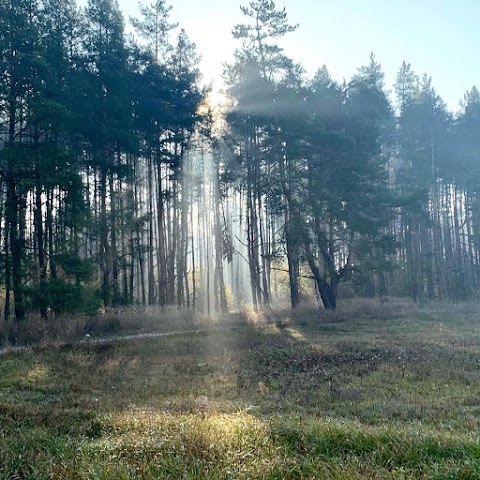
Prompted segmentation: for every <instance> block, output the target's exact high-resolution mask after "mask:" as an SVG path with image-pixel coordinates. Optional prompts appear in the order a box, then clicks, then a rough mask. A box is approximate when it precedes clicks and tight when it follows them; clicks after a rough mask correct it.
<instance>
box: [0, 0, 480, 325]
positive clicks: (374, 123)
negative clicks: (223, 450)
mask: <svg viewBox="0 0 480 480" xmlns="http://www.w3.org/2000/svg"><path fill="white" fill-rule="evenodd" d="M241 14H243V15H239V20H240V21H243V22H244V23H239V24H238V25H236V26H235V27H234V29H233V32H232V33H233V36H234V38H235V39H237V42H238V48H237V50H236V51H235V55H234V61H233V62H231V63H230V64H226V65H225V71H224V81H225V85H226V102H225V105H222V106H218V105H212V104H211V102H210V101H209V98H210V97H209V93H210V92H209V87H208V86H207V87H206V86H204V85H203V84H202V79H201V72H200V71H199V69H198V65H199V54H198V52H197V51H196V48H195V45H194V44H193V43H192V42H191V41H190V40H189V37H188V35H187V33H186V32H185V31H184V30H182V29H180V28H179V26H178V24H177V23H176V22H175V21H174V20H172V19H171V7H170V6H169V5H168V4H166V2H165V0H156V1H155V2H153V4H151V5H148V6H147V5H145V6H143V7H141V9H140V15H139V17H138V18H132V19H129V25H130V27H129V28H128V29H126V28H125V21H124V19H123V16H122V13H121V12H120V11H119V8H118V4H117V2H116V1H115V0H89V2H88V5H87V6H86V7H85V8H82V9H80V8H78V7H77V6H76V4H75V1H74V0H5V1H2V2H0V63H1V66H0V219H1V222H0V244H1V250H0V254H1V256H0V262H1V264H2V268H1V269H0V300H1V307H2V315H3V317H4V319H5V321H6V322H13V323H15V322H17V321H22V320H23V319H24V318H26V317H27V316H28V315H29V314H38V315H41V316H43V317H44V318H48V317H49V316H51V315H59V314H70V313H75V312H79V313H82V314H95V313H96V312H97V311H99V310H100V309H108V308H111V307H116V306H127V305H134V304H140V305H158V306H160V307H165V306H178V307H181V308H183V307H185V308H193V309H198V310H200V311H204V312H208V313H210V312H213V311H220V312H221V311H226V310H228V309H235V308H239V307H241V306H242V305H243V304H252V305H253V306H254V307H255V308H265V307H269V306H271V305H275V304H276V303H281V302H288V303H289V304H291V306H292V307H297V306H298V305H299V304H301V303H302V302H312V301H313V302H318V304H319V305H320V306H322V307H324V308H327V309H334V308H335V307H336V304H337V295H338V294H339V293H340V298H341V291H339V286H340V285H341V284H343V283H344V284H346V285H349V290H350V291H355V292H356V293H357V294H358V295H362V296H389V295H392V296H403V297H411V298H413V299H414V300H415V301H422V300H424V299H449V300H452V301H458V300H461V299H466V298H468V297H472V296H474V295H476V293H477V292H478V290H479V287H480V269H479V265H480V192H479V187H478V186H479V185H480V169H479V166H480V135H479V131H480V130H479V128H480V94H479V92H478V90H477V89H476V88H475V87H472V89H471V90H470V91H468V92H467V93H466V94H465V97H464V99H463V101H462V108H461V111H459V112H457V113H452V112H450V111H449V110H448V109H447V107H446V105H445V103H444V102H443V101H442V98H441V97H440V96H439V95H438V94H437V92H436V91H435V89H434V87H433V82H432V79H431V78H430V77H429V76H428V75H426V74H425V75H421V76H417V75H416V74H415V72H414V71H413V70H412V68H411V66H410V64H408V63H407V62H404V63H403V64H402V65H400V66H399V70H398V75H397V78H396V83H395V89H394V92H392V93H390V92H387V90H386V87H385V84H384V75H383V72H382V69H381V65H380V64H379V62H378V61H377V60H376V58H375V56H374V55H373V54H372V55H371V56H370V60H369V61H367V62H366V65H364V66H360V67H359V68H358V70H357V74H356V75H355V76H354V77H353V78H351V79H350V80H349V81H344V82H343V83H338V82H337V81H335V80H333V79H332V78H331V76H330V74H329V71H328V68H327V66H321V67H320V68H319V69H318V71H317V73H316V74H315V75H314V76H313V78H307V76H306V74H305V71H304V69H303V68H302V66H301V65H299V64H297V63H296V62H295V60H294V59H292V58H288V57H287V56H286V55H285V54H284V52H283V50H282V48H281V47H280V46H279V44H278V41H279V39H281V38H282V37H284V36H287V38H288V34H289V33H290V32H292V31H294V30H295V29H296V28H297V26H296V25H292V24H290V23H289V21H288V18H287V13H286V12H285V10H284V9H282V8H278V7H277V6H276V5H275V4H274V2H273V1H270V0H254V1H252V2H250V4H249V5H247V6H243V7H241ZM127 31H128V32H134V33H133V34H132V33H128V34H127V33H126V32H127ZM325 48H328V46H325Z"/></svg>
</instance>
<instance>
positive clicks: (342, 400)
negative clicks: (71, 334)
mask: <svg viewBox="0 0 480 480" xmlns="http://www.w3.org/2000/svg"><path fill="white" fill-rule="evenodd" d="M403 310H404V312H402V311H400V310H399V308H398V307H391V306H387V307H381V306H376V305H373V304H368V305H367V304H365V305H363V306H362V308H360V309H359V308H358V306H357V314H356V315H354V314H353V311H352V310H346V311H344V312H342V311H340V312H337V313H335V314H333V315H319V314H318V313H316V312H313V311H312V312H307V311H304V312H299V313H296V314H291V313H282V314H281V313H278V314H271V315H269V316H268V318H267V320H268V321H267V322H259V321H258V320H259V319H258V318H256V317H255V316H254V315H251V316H250V317H249V318H248V319H247V320H248V321H245V319H243V321H242V320H241V319H239V318H235V319H234V320H232V319H229V320H228V322H227V323H229V325H230V326H229V328H223V327H221V322H217V323H215V324H214V325H212V327H211V329H210V330H208V324H207V323H206V322H204V323H203V324H202V326H203V327H204V328H205V331H203V332H201V333H197V334H195V335H184V334H178V335H173V336H170V337H162V338H150V339H142V340H136V341H128V342H124V341H120V340H118V341H114V342H112V343H107V344H98V345H93V344H92V345H82V346H77V347H72V346H70V347H67V346H60V345H58V346H56V347H54V346H51V347H49V348H41V349H36V350H35V349H32V350H28V351H26V352H22V353H17V354H15V353H10V354H7V355H5V356H2V357H0V426H1V430H0V478H1V479H17V478H18V479H21V478H28V479H157V478H171V479H178V478H191V479H202V478H205V479H207V478H208V479H231V478H238V479H240V478H244V479H269V478H270V479H300V478H312V479H313V478H317V479H364V478H370V479H410V478H416V479H417V478H418V479H427V478H428V479H452V480H453V479H477V478H479V479H480V436H479V432H480V368H479V367H480V324H479V323H478V320H477V319H478V315H479V309H478V308H474V307H472V306H471V305H470V306H463V307H458V308H443V307H442V308H433V307H432V308H424V309H415V310H408V309H403ZM255 320H257V322H256V323H255Z"/></svg>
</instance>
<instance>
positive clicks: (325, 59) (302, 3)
mask: <svg viewBox="0 0 480 480" xmlns="http://www.w3.org/2000/svg"><path fill="white" fill-rule="evenodd" d="M146 3H148V2H146ZM245 3H247V2H241V1H238V0H202V1H200V0H171V2H170V4H171V5H173V10H172V18H173V19H174V20H176V21H178V22H179V23H180V26H181V27H183V28H185V29H186V31H187V33H188V34H189V36H190V38H191V39H192V40H193V41H194V42H195V43H196V44H197V47H198V50H199V52H200V53H201V54H202V56H203V60H202V65H201V68H202V71H203V72H204V76H205V80H207V81H210V80H216V84H217V85H220V80H219V77H220V74H221V71H222V62H224V61H228V60H230V59H231V54H232V52H233V49H234V48H235V42H234V40H233V39H232V38H231V33H230V32H231V30H232V27H233V26H234V25H235V24H236V23H241V22H242V21H243V16H242V15H241V12H240V8H239V6H240V4H245ZM119 5H120V8H121V10H122V11H123V12H124V14H125V17H126V18H128V16H129V15H136V13H137V12H138V9H137V5H138V2H136V1H131V0H119ZM276 5H277V7H279V8H283V7H285V8H286V10H287V14H288V17H289V19H290V21H291V23H299V24H300V25H299V27H298V29H297V31H296V32H294V33H290V34H288V35H287V36H286V37H285V40H284V41H283V42H282V46H283V47H284V49H285V52H286V53H287V54H288V55H290V56H291V57H292V58H293V59H294V60H295V61H297V62H299V63H301V64H302V65H303V66H304V67H305V68H306V69H307V72H308V73H309V74H313V73H314V72H315V70H316V69H317V68H319V67H320V66H322V65H323V64H325V65H327V67H328V68H329V70H330V71H331V73H332V75H333V77H334V78H336V79H338V80H342V79H343V78H346V79H349V78H350V77H351V76H352V75H353V74H355V72H356V68H357V67H359V66H361V65H364V64H366V63H367V62H368V60H369V54H370V52H372V51H373V52H374V53H375V55H376V58H377V61H379V62H380V63H381V64H382V66H383V69H384V71H385V74H386V84H387V87H388V88H390V89H391V88H392V85H393V82H394V80H395V75H396V72H397V71H398V68H399V67H400V65H401V63H402V62H403V61H404V60H405V61H407V63H411V64H412V68H413V69H414V71H415V72H416V73H417V74H418V75H422V74H423V73H424V72H426V73H428V74H429V75H431V76H432V77H433V84H434V86H435V88H436V90H437V92H438V93H439V94H440V95H441V96H442V97H443V99H444V100H445V101H446V102H447V104H448V106H449V107H450V109H452V110H457V109H458V102H459V101H460V99H461V98H462V97H463V94H464V93H465V91H466V90H468V89H470V88H471V87H472V85H474V84H476V85H477V86H479V87H480V61H479V58H478V57H479V53H478V52H479V47H480V45H479V44H480V41H479V40H480V31H479V28H480V27H479V26H478V25H479V20H480V0H456V1H454V0H283V1H282V0H277V1H276Z"/></svg>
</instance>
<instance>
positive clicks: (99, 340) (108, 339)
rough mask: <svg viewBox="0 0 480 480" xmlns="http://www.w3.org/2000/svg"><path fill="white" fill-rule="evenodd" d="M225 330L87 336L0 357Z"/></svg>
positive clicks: (12, 350)
mask: <svg viewBox="0 0 480 480" xmlns="http://www.w3.org/2000/svg"><path fill="white" fill-rule="evenodd" d="M218 330H224V329H218V328H216V329H213V330H212V329H207V328H200V329H196V330H174V331H171V332H151V333H135V334H130V335H111V336H108V337H98V338H92V337H90V336H86V337H85V338H83V339H81V340H76V341H72V342H51V343H43V344H39V345H27V346H24V345H22V346H18V347H3V348H0V357H2V356H5V355H8V354H10V353H22V352H29V351H35V350H43V349H48V348H49V347H53V346H55V347H77V346H81V345H98V344H104V343H113V342H122V341H131V340H141V339H143V338H159V337H172V336H174V335H196V334H199V333H207V332H212V331H218Z"/></svg>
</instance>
